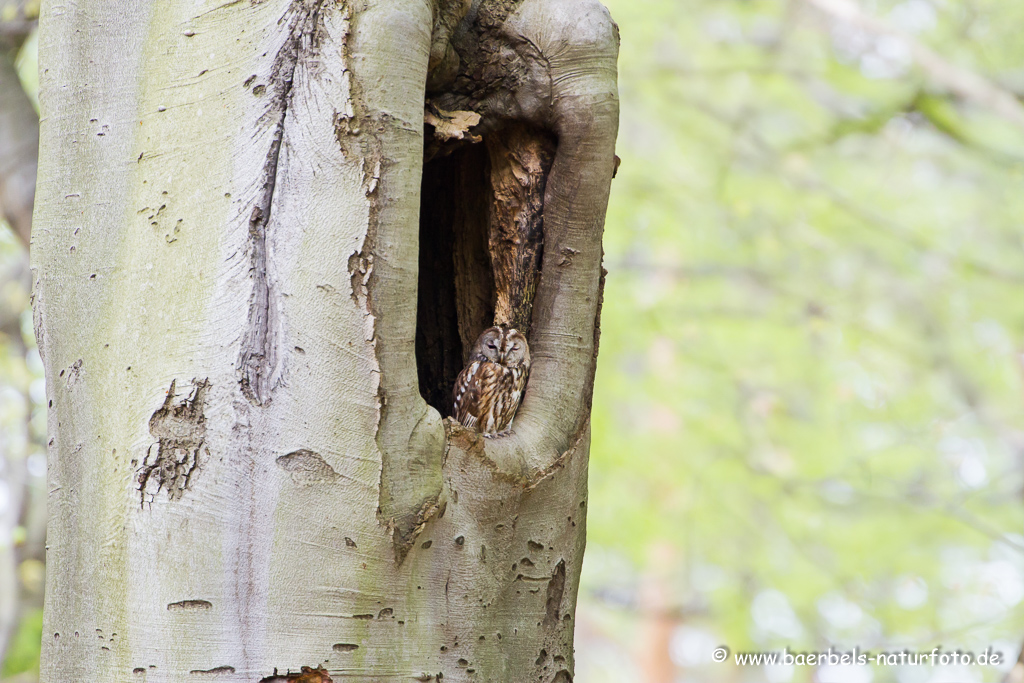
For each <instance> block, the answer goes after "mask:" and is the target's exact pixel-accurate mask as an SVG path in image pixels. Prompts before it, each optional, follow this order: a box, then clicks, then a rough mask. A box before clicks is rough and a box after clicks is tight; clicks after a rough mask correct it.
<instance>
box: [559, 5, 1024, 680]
mask: <svg viewBox="0 0 1024 683" xmlns="http://www.w3.org/2000/svg"><path fill="white" fill-rule="evenodd" d="M604 1H605V3H606V4H607V5H608V7H609V9H610V10H611V12H612V15H613V16H614V17H615V19H616V21H617V22H618V24H619V27H620V30H621V36H622V49H621V57H620V68H621V71H620V74H621V77H620V84H621V95H622V112H623V116H622V127H621V132H620V138H619V140H620V141H619V151H618V154H619V156H620V157H621V158H622V166H621V168H620V170H619V174H618V178H617V179H616V180H615V182H614V184H613V190H612V201H611V207H610V210H609V217H608V225H607V234H606V240H605V245H606V252H607V255H606V261H607V267H608V270H609V271H610V274H609V277H608V285H607V291H606V296H605V306H604V315H603V319H602V330H603V335H602V338H601V342H602V344H601V357H600V361H599V371H598V377H597V389H596V392H597V393H596V396H595V402H594V419H593V431H594V441H593V449H592V466H591V491H592V493H591V499H590V504H589V526H588V534H589V535H588V538H589V540H588V549H587V556H586V560H585V569H584V578H583V587H582V588H581V607H580V616H579V624H580V626H579V634H580V638H579V642H578V651H579V671H578V677H577V680H578V681H579V682H580V683H603V682H604V681H651V682H656V683H662V682H665V683H670V682H682V681H687V682H694V683H696V682H704V681H751V682H752V681H770V682H771V683H781V682H784V681H794V682H801V681H820V682H822V683H824V682H826V681H849V682H850V683H868V682H869V681H878V682H883V681H899V682H900V683H924V682H925V681H954V682H956V683H968V682H970V681H983V680H984V681H997V680H1000V679H1002V678H1003V676H1004V675H1006V673H1007V670H1008V669H1009V668H1010V667H1011V666H1012V664H1013V663H1014V661H1016V659H1017V655H1018V652H1019V650H1020V645H1021V641H1022V640H1024V604H1022V601H1024V535H1022V532H1024V504H1022V503H1024V500H1022V483H1024V479H1022V469H1021V468H1022V456H1024V422H1022V407H1024V406H1022V399H1024V393H1022V391H1024V387H1022V383H1021V379H1022V377H1021V371H1022V362H1021V359H1022V355H1021V351H1022V344H1024V297H1022V296H1021V292H1022V289H1024V231H1022V230H1021V221H1022V219H1024V185H1022V180H1024V107H1022V106H1021V104H1020V101H1021V100H1020V98H1021V96H1024V41H1022V40H1021V30H1022V29H1024V3H1022V2H1019V1H1017V0H891V1H890V0H860V1H859V2H852V1H849V0H790V1H785V0H604ZM720 644H725V645H728V646H729V647H730V648H731V649H732V651H733V652H736V651H740V652H742V651H753V650H765V649H774V648H781V647H785V646H788V647H790V648H791V649H792V650H796V651H818V650H825V649H827V648H828V647H829V646H830V645H835V646H838V647H842V648H852V647H853V646H860V647H861V648H862V649H872V650H902V649H904V648H909V649H910V650H912V651H913V650H928V651H931V650H932V648H933V647H935V646H937V645H941V646H943V647H944V648H946V649H947V650H956V649H963V650H973V651H974V652H975V653H978V652H981V651H983V650H984V649H985V648H986V647H996V648H998V649H1000V650H1001V651H1002V652H1003V659H1004V660H1007V661H1006V664H1005V665H1004V666H1002V667H952V668H946V669H940V668H935V669H931V668H929V667H904V668H888V669H883V668H870V667H864V668H851V667H846V668H844V669H830V668H829V667H824V668H817V669H816V668H815V667H797V668H793V667H781V666H780V667H770V668H766V669H754V668H748V669H737V668H736V667H733V666H731V665H726V664H714V663H713V662H712V661H711V652H712V650H713V648H714V647H715V646H717V645H720Z"/></svg>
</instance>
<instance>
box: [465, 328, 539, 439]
mask: <svg viewBox="0 0 1024 683" xmlns="http://www.w3.org/2000/svg"><path fill="white" fill-rule="evenodd" d="M529 374H530V345H529V344H528V343H527V342H526V337H525V336H524V335H523V333H522V332H519V331H518V330H515V329H505V328H503V327H490V328H488V329H486V330H484V331H483V333H481V335H480V337H479V338H478V339H477V340H476V344H475V345H474V346H473V352H472V353H471V354H470V356H469V364H468V365H467V366H466V367H465V369H463V371H462V372H460V373H459V378H458V379H457V380H455V388H454V390H453V391H452V393H453V395H454V399H455V410H454V412H453V416H454V417H455V419H456V420H458V421H459V422H460V423H462V425H463V426H464V427H467V428H468V429H472V430H474V431H477V432H480V433H481V434H484V435H485V436H486V435H491V434H499V433H501V432H504V431H507V430H508V428H509V427H510V426H511V425H512V418H513V417H515V414H516V409H517V408H519V402H520V401H521V400H522V398H523V389H525V388H526V379H527V376H528V375H529Z"/></svg>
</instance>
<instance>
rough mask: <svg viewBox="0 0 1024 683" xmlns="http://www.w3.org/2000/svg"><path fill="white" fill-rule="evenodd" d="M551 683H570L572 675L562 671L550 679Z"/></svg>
mask: <svg viewBox="0 0 1024 683" xmlns="http://www.w3.org/2000/svg"><path fill="white" fill-rule="evenodd" d="M551 683H572V674H571V673H569V672H568V671H566V670H565V669H562V670H561V671H559V672H558V673H556V674H555V677H554V678H552V679H551Z"/></svg>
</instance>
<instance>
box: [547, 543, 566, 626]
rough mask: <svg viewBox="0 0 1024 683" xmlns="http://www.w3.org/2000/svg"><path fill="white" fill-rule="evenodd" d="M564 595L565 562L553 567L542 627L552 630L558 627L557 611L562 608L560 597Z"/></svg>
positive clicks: (562, 561)
mask: <svg viewBox="0 0 1024 683" xmlns="http://www.w3.org/2000/svg"><path fill="white" fill-rule="evenodd" d="M564 593H565V560H561V561H560V562H559V563H558V565H557V566H556V567H555V572H554V573H553V574H552V575H551V580H550V581H548V599H547V604H546V605H545V608H544V609H545V612H546V614H545V616H544V627H545V628H554V627H555V626H557V625H558V610H559V608H560V607H561V606H562V595H563V594H564Z"/></svg>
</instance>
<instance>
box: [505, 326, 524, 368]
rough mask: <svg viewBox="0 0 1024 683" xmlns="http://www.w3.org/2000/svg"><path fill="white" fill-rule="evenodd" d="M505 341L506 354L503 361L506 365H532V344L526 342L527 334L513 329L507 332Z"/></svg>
mask: <svg viewBox="0 0 1024 683" xmlns="http://www.w3.org/2000/svg"><path fill="white" fill-rule="evenodd" d="M503 342H504V345H505V354H504V356H503V358H502V362H503V363H504V364H505V365H508V366H510V367H514V366H516V365H526V366H529V365H530V345H529V344H528V343H527V342H526V335H524V334H523V333H522V332H520V331H519V330H516V329H511V330H508V331H507V332H506V333H505V337H504V339H503Z"/></svg>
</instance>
